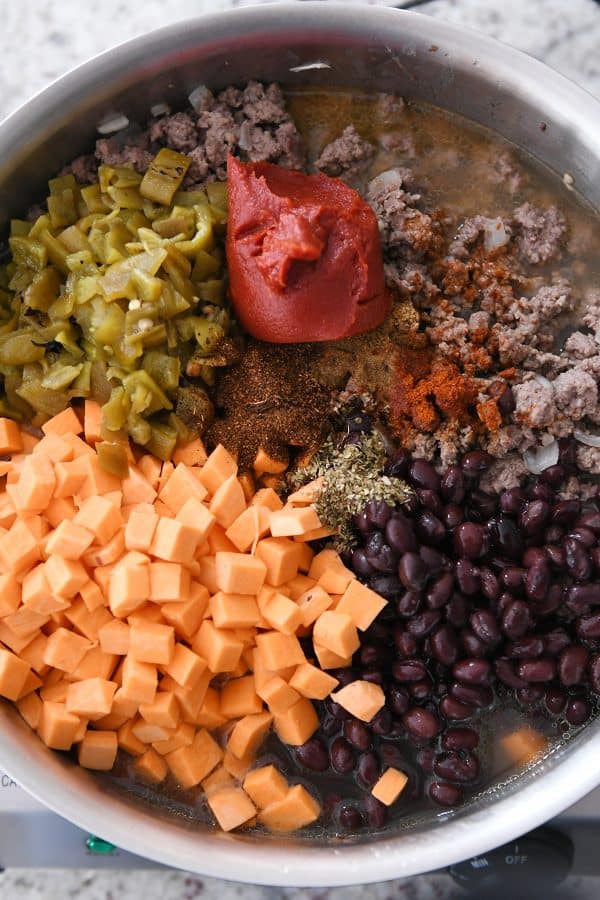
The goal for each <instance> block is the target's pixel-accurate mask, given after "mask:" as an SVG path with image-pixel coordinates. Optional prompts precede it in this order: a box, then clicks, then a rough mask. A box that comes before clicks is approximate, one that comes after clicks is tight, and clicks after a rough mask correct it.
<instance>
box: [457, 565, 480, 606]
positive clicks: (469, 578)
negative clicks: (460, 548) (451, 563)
mask: <svg viewBox="0 0 600 900" xmlns="http://www.w3.org/2000/svg"><path fill="white" fill-rule="evenodd" d="M455 572H456V581H457V583H458V587H459V588H460V590H461V591H462V593H463V594H466V595H467V596H469V597H470V596H472V595H473V594H477V593H479V590H480V588H481V573H480V571H479V569H478V568H477V566H474V565H473V563H472V562H471V560H470V559H459V560H458V561H457V563H456V568H455Z"/></svg>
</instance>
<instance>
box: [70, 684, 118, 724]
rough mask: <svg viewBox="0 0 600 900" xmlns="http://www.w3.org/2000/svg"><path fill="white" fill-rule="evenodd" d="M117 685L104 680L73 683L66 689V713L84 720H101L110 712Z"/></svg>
mask: <svg viewBox="0 0 600 900" xmlns="http://www.w3.org/2000/svg"><path fill="white" fill-rule="evenodd" d="M116 690H117V685H116V684H115V682H114V681H107V680H106V679H105V678H85V679H83V681H74V682H73V683H72V684H70V685H69V687H68V689H67V699H66V702H65V707H66V710H67V712H70V713H73V714H74V715H76V716H81V717H82V718H84V719H91V720H92V721H94V720H95V719H101V718H102V716H107V715H108V714H109V712H110V711H111V708H112V704H113V697H114V696H115V691H116Z"/></svg>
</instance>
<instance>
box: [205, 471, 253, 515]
mask: <svg viewBox="0 0 600 900" xmlns="http://www.w3.org/2000/svg"><path fill="white" fill-rule="evenodd" d="M208 508H209V510H210V512H211V513H212V514H213V516H214V517H215V519H216V520H217V522H218V523H219V525H221V526H222V527H223V528H229V526H230V525H232V524H233V523H234V522H235V520H236V519H237V517H238V516H240V515H241V514H242V513H243V512H244V510H245V509H246V498H245V497H244V491H243V490H242V486H241V484H240V483H239V481H238V480H237V478H236V476H235V475H231V476H230V477H229V478H227V479H225V481H224V482H223V483H222V484H220V485H219V487H218V488H217V489H216V490H215V491H214V492H213V496H212V499H211V501H210V504H209V507H208Z"/></svg>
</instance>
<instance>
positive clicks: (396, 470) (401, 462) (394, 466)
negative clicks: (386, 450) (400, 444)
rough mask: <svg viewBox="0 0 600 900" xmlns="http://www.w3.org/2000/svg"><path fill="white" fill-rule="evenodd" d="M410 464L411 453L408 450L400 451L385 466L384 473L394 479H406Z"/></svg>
mask: <svg viewBox="0 0 600 900" xmlns="http://www.w3.org/2000/svg"><path fill="white" fill-rule="evenodd" d="M409 462H410V453H409V452H408V450H398V452H397V453H396V454H395V455H394V456H392V458H391V459H390V460H389V461H388V462H387V463H386V464H385V468H384V472H385V474H386V475H391V476H392V477H393V478H405V477H406V475H407V473H408V464H409Z"/></svg>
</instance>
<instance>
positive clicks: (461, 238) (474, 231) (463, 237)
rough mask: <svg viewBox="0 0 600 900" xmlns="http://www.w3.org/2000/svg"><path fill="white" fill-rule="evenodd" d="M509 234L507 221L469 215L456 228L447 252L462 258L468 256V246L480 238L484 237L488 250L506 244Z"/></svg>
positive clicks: (470, 246)
mask: <svg viewBox="0 0 600 900" xmlns="http://www.w3.org/2000/svg"><path fill="white" fill-rule="evenodd" d="M510 235H511V229H510V226H509V224H508V222H503V221H502V219H490V218H488V217H487V216H471V217H469V218H468V219H465V220H464V222H463V223H462V225H461V226H460V228H459V229H458V232H457V234H456V237H455V238H454V240H453V241H452V243H451V244H450V247H449V250H448V252H449V254H450V256H452V257H457V258H458V259H464V258H465V257H467V256H469V253H470V248H472V247H473V245H474V244H475V243H476V242H477V241H479V239H480V238H483V239H484V246H485V249H486V251H488V252H489V251H490V250H492V249H496V248H497V247H501V246H503V245H504V244H506V243H507V242H508V240H509V238H510Z"/></svg>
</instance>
